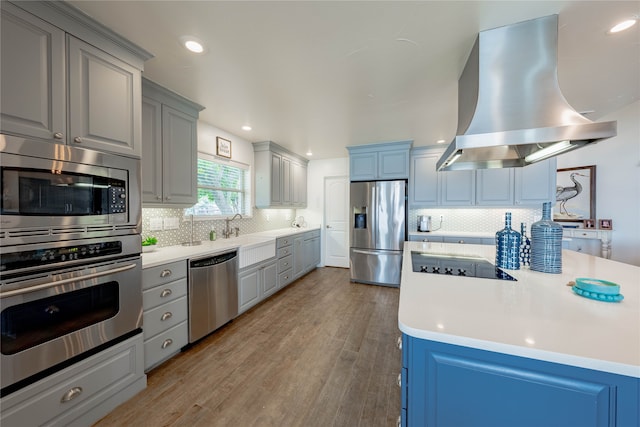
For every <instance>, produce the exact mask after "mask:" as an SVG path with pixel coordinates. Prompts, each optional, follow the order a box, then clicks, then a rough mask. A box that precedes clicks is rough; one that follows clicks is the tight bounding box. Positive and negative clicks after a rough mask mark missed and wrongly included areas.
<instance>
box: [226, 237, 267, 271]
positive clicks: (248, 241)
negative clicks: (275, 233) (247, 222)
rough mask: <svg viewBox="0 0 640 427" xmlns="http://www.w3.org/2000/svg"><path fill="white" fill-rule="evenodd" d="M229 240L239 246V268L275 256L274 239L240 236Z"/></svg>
mask: <svg viewBox="0 0 640 427" xmlns="http://www.w3.org/2000/svg"><path fill="white" fill-rule="evenodd" d="M231 239H234V240H235V241H237V242H238V243H239V244H240V251H239V252H240V261H239V264H238V267H239V268H245V267H248V266H250V265H253V264H257V263H259V262H262V261H264V260H265V259H269V258H273V257H274V256H276V239H275V238H273V237H257V236H241V237H236V238H233V237H232V238H231Z"/></svg>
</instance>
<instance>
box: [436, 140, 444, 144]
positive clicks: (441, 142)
mask: <svg viewBox="0 0 640 427" xmlns="http://www.w3.org/2000/svg"><path fill="white" fill-rule="evenodd" d="M436 144H444V139H439V140H437V141H436Z"/></svg>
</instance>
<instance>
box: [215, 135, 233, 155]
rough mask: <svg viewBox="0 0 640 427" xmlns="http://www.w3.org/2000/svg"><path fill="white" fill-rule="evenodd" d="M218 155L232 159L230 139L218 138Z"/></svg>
mask: <svg viewBox="0 0 640 427" xmlns="http://www.w3.org/2000/svg"><path fill="white" fill-rule="evenodd" d="M216 154H217V155H218V156H220V157H226V158H227V159H230V158H231V141H229V140H228V139H224V138H220V137H217V138H216Z"/></svg>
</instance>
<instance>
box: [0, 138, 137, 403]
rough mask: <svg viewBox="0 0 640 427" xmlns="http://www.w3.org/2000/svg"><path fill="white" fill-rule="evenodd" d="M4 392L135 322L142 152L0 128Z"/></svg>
mask: <svg viewBox="0 0 640 427" xmlns="http://www.w3.org/2000/svg"><path fill="white" fill-rule="evenodd" d="M0 148H1V153H0V155H1V163H0V168H1V171H0V179H1V184H0V187H1V188H2V200H1V202H0V205H1V225H2V228H1V230H0V330H1V340H0V369H1V370H2V375H1V376H0V388H1V390H0V395H3V396H4V395H7V394H9V393H12V392H13V391H15V390H18V389H20V388H22V387H24V386H26V385H27V384H30V383H32V382H35V381H37V380H39V379H41V378H44V377H45V376H47V375H50V374H51V373H53V372H55V371H57V370H59V369H62V368H64V367H66V366H69V365H71V364H73V363H75V362H77V361H79V360H81V359H83V358H85V357H88V356H90V355H92V354H95V353H97V352H99V351H102V350H103V349H105V348H107V347H108V346H111V345H113V344H115V343H117V342H119V341H121V340H124V339H127V338H129V337H131V336H133V335H135V334H138V333H140V332H141V327H142V289H141V276H142V261H141V257H140V251H141V245H140V244H141V238H140V227H141V223H140V217H141V209H140V185H139V183H140V168H139V160H137V159H132V158H125V157H121V156H113V155H108V154H105V153H99V152H95V151H91V150H85V149H76V148H73V147H67V146H61V145H56V144H47V143H43V142H32V141H26V140H21V139H18V138H13V137H7V136H4V135H0Z"/></svg>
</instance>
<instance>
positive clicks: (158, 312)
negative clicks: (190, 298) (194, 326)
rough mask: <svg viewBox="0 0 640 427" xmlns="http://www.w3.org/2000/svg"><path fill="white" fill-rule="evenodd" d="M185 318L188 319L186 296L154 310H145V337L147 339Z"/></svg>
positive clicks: (143, 321)
mask: <svg viewBox="0 0 640 427" xmlns="http://www.w3.org/2000/svg"><path fill="white" fill-rule="evenodd" d="M163 319H164V320H163ZM185 320H187V297H186V296H184V297H180V298H178V299H177V300H175V301H172V302H170V303H167V304H163V305H161V306H160V307H156V308H154V309H152V310H149V311H145V312H144V314H143V315H142V329H143V331H144V339H145V340H147V339H149V338H151V337H153V336H154V335H157V334H159V333H160V332H162V331H166V330H167V329H169V328H171V327H173V326H175V325H177V324H178V323H180V322H184V321H185Z"/></svg>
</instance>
